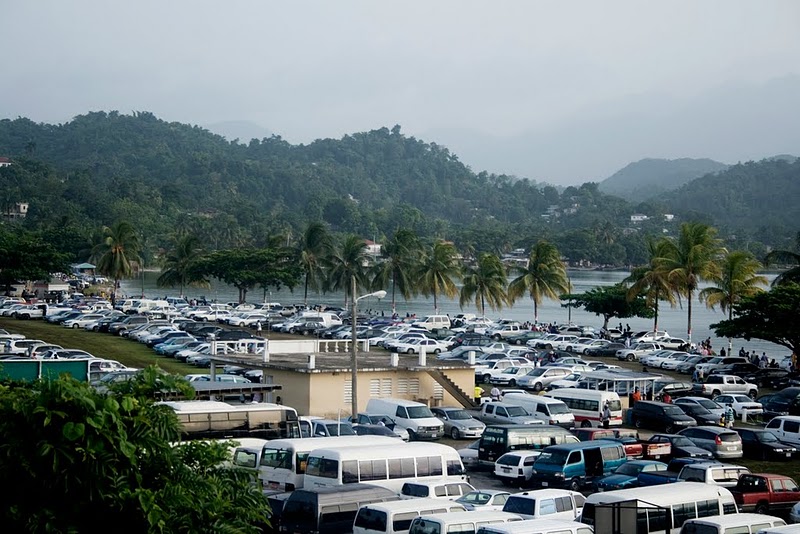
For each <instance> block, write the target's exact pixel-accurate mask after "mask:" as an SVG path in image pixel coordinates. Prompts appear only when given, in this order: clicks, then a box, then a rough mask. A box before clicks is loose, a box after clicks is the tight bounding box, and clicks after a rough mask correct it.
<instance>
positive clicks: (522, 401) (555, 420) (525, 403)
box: [503, 393, 575, 428]
mask: <svg viewBox="0 0 800 534" xmlns="http://www.w3.org/2000/svg"><path fill="white" fill-rule="evenodd" d="M503 402H505V403H507V404H516V405H517V406H522V407H523V408H525V409H526V410H527V411H528V413H529V414H531V415H532V416H534V417H535V418H536V419H540V420H542V421H544V424H546V425H558V426H560V427H564V428H572V427H573V426H575V415H574V414H573V413H572V412H571V411H569V407H567V405H566V404H564V402H563V401H560V400H558V399H552V398H550V397H545V396H543V395H528V394H527V393H506V394H505V395H503Z"/></svg>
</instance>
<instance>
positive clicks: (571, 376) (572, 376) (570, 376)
mask: <svg viewBox="0 0 800 534" xmlns="http://www.w3.org/2000/svg"><path fill="white" fill-rule="evenodd" d="M580 378H581V375H580V373H570V374H568V375H567V376H565V377H564V378H562V380H571V381H577V380H579V379H580Z"/></svg>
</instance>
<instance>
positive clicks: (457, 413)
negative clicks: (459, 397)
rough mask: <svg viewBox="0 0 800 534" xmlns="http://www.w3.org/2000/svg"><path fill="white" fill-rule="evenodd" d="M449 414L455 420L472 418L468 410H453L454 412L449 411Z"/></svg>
mask: <svg viewBox="0 0 800 534" xmlns="http://www.w3.org/2000/svg"><path fill="white" fill-rule="evenodd" d="M447 416H448V417H449V418H450V419H452V420H454V421H462V420H467V419H472V416H471V415H470V414H469V413H468V412H467V411H466V410H453V411H452V412H447Z"/></svg>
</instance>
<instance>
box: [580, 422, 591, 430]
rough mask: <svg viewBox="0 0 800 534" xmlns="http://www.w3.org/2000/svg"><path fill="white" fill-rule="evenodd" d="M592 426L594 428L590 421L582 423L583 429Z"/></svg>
mask: <svg viewBox="0 0 800 534" xmlns="http://www.w3.org/2000/svg"><path fill="white" fill-rule="evenodd" d="M590 426H592V423H590V422H589V421H585V420H584V421H581V428H589V427H590Z"/></svg>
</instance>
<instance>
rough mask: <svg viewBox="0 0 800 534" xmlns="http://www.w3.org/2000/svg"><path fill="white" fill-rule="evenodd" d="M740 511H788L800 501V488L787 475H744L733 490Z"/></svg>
mask: <svg viewBox="0 0 800 534" xmlns="http://www.w3.org/2000/svg"><path fill="white" fill-rule="evenodd" d="M731 493H732V494H733V499H734V500H735V501H736V506H737V507H738V508H739V512H740V513H743V512H744V513H746V512H756V513H758V514H771V513H774V512H788V511H789V510H791V509H792V506H793V505H794V504H796V503H797V502H798V501H800V488H798V486H797V483H796V482H795V481H794V479H791V478H789V477H787V476H785V475H773V474H763V473H753V474H747V475H742V476H741V477H740V478H739V483H738V484H737V485H736V487H735V488H733V489H732V490H731Z"/></svg>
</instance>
